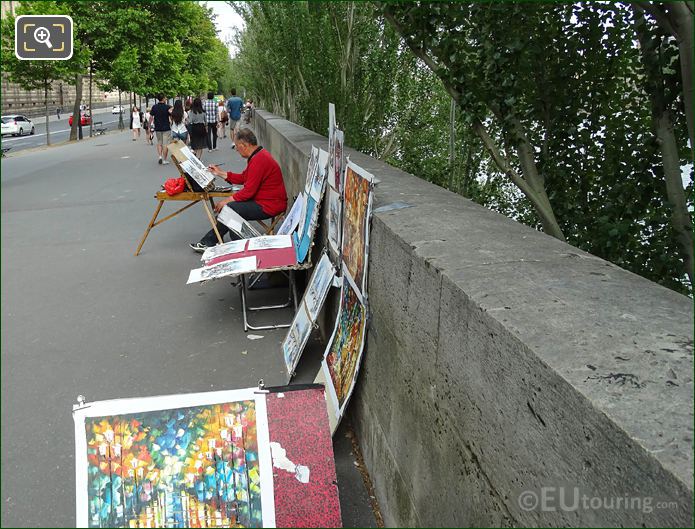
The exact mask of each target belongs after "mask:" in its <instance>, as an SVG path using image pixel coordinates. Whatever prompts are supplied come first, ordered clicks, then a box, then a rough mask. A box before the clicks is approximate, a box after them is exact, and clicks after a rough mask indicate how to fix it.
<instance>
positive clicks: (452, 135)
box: [449, 97, 456, 191]
mask: <svg viewBox="0 0 695 529" xmlns="http://www.w3.org/2000/svg"><path fill="white" fill-rule="evenodd" d="M455 161H456V101H455V100H454V98H453V97H452V98H451V105H450V107H449V191H453V190H454V162H455Z"/></svg>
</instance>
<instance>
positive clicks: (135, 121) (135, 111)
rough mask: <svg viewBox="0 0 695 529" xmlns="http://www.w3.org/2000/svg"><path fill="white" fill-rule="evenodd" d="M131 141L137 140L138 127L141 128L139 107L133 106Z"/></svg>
mask: <svg viewBox="0 0 695 529" xmlns="http://www.w3.org/2000/svg"><path fill="white" fill-rule="evenodd" d="M132 116H133V141H137V139H138V138H139V137H140V129H141V128H142V123H140V109H139V108H138V107H136V106H133V114H132Z"/></svg>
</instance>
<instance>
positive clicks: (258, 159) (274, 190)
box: [226, 147, 287, 217]
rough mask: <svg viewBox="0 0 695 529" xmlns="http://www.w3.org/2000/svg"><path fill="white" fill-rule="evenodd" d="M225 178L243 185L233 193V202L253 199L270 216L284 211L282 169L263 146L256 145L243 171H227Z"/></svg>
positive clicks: (285, 205) (285, 197) (284, 198)
mask: <svg viewBox="0 0 695 529" xmlns="http://www.w3.org/2000/svg"><path fill="white" fill-rule="evenodd" d="M226 180H227V182H229V183H231V184H237V185H238V184H243V185H244V189H242V190H241V191H238V192H236V193H234V195H233V198H234V201H235V202H246V201H248V200H253V201H255V202H256V203H258V205H259V206H261V209H263V211H264V212H265V213H267V214H268V215H270V216H272V217H274V216H275V215H279V214H280V213H284V212H285V210H286V209H287V191H285V182H284V181H283V180H282V171H281V170H280V166H279V165H278V163H277V162H276V161H275V159H274V158H273V157H272V156H271V155H270V153H269V152H268V151H266V150H265V149H264V148H263V147H258V149H256V150H255V151H254V152H253V154H252V155H251V156H249V159H248V161H247V162H246V169H244V172H243V173H233V172H231V171H227V178H226Z"/></svg>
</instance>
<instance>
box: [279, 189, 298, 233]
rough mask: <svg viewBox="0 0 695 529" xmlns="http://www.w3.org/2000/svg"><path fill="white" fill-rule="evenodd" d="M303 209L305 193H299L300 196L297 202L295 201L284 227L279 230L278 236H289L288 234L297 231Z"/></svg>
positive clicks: (283, 224) (283, 223)
mask: <svg viewBox="0 0 695 529" xmlns="http://www.w3.org/2000/svg"><path fill="white" fill-rule="evenodd" d="M303 207H304V193H299V196H297V200H295V201H294V204H292V209H290V212H289V213H288V214H287V216H286V217H285V220H284V221H283V222H282V225H281V226H280V228H279V229H278V232H277V234H278V235H287V234H288V233H292V232H293V231H294V230H295V229H297V225H298V224H299V218H300V217H301V216H302V208H303Z"/></svg>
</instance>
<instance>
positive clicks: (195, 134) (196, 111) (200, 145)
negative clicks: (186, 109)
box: [188, 97, 207, 159]
mask: <svg viewBox="0 0 695 529" xmlns="http://www.w3.org/2000/svg"><path fill="white" fill-rule="evenodd" d="M205 121H206V120H205V111H204V110H203V102H202V101H201V100H200V98H199V97H196V98H195V99H194V100H193V105H191V111H190V113H189V114H188V123H190V125H191V149H193V151H195V155H196V156H197V157H198V158H199V159H201V156H202V154H203V149H204V148H205V146H206V145H207V127H206V124H205Z"/></svg>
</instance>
